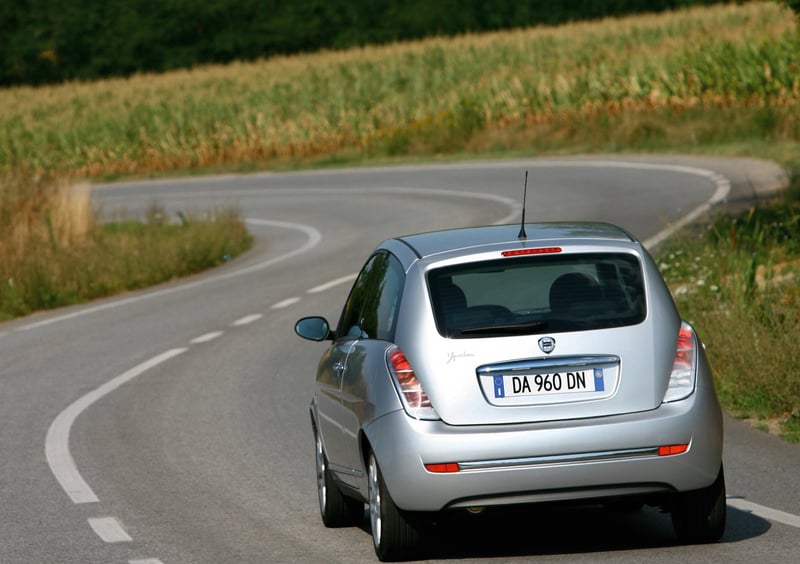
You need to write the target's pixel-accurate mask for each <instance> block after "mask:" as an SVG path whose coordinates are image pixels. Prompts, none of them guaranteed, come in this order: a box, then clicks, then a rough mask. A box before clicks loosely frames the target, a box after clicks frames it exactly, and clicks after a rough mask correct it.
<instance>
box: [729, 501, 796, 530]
mask: <svg viewBox="0 0 800 564" xmlns="http://www.w3.org/2000/svg"><path fill="white" fill-rule="evenodd" d="M728 505H730V506H731V507H735V508H736V509H739V510H741V511H747V512H748V513H752V514H753V515H757V516H759V517H761V518H762V519H767V520H769V521H777V522H778V523H783V524H784V525H791V526H792V527H797V528H798V529H800V516H797V515H792V514H791V513H786V512H785V511H780V510H778V509H772V508H771V507H765V506H763V505H759V504H757V503H753V502H752V501H747V500H746V499H742V498H740V497H728Z"/></svg>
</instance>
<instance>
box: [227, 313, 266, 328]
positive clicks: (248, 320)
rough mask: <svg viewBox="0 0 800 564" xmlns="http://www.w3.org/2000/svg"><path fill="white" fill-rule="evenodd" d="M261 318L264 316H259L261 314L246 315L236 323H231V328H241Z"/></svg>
mask: <svg viewBox="0 0 800 564" xmlns="http://www.w3.org/2000/svg"><path fill="white" fill-rule="evenodd" d="M262 317H264V315H263V314H261V313H254V314H252V315H246V316H244V317H242V318H241V319H237V320H236V321H234V322H233V323H231V326H233V327H241V326H242V325H250V324H251V323H253V322H255V321H258V320H259V319H261V318H262Z"/></svg>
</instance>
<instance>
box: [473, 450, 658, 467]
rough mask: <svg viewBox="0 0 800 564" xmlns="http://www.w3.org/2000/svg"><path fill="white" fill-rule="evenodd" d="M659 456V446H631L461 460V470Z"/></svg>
mask: <svg viewBox="0 0 800 564" xmlns="http://www.w3.org/2000/svg"><path fill="white" fill-rule="evenodd" d="M648 456H658V447H645V448H631V449H625V450H609V451H603V452H581V453H576V454H551V455H546V456H530V457H526V458H509V459H505V460H502V459H501V460H477V461H473V462H459V463H458V466H459V468H460V469H461V470H463V471H465V472H468V471H470V470H497V469H505V468H516V467H520V466H539V465H545V464H578V463H586V462H603V461H607V460H620V459H624V458H640V457H648Z"/></svg>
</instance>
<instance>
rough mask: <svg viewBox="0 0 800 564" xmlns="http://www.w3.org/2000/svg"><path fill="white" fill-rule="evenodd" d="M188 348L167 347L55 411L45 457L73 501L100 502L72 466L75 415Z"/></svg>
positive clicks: (46, 442) (76, 416) (46, 443)
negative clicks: (71, 435)
mask: <svg viewBox="0 0 800 564" xmlns="http://www.w3.org/2000/svg"><path fill="white" fill-rule="evenodd" d="M187 350H188V349H185V348H183V349H170V350H168V351H166V352H164V353H161V354H160V355H158V356H155V357H153V358H151V359H150V360H148V361H146V362H143V363H141V364H139V365H138V366H134V367H133V368H131V369H130V370H128V371H127V372H125V373H124V374H121V375H119V376H117V377H116V378H114V379H112V380H109V381H108V382H106V383H105V384H103V385H102V386H100V387H99V388H96V389H95V390H93V391H91V392H89V393H88V394H86V395H84V396H82V397H81V398H79V399H78V400H77V401H75V402H74V403H72V404H71V405H70V406H69V407H67V408H66V409H65V410H64V411H62V412H61V413H59V414H58V417H56V418H55V420H53V423H52V424H51V425H50V429H48V431H47V438H46V439H45V443H44V452H45V457H46V458H47V463H48V464H49V465H50V470H51V471H52V472H53V475H54V476H55V478H56V480H58V483H59V484H61V487H62V488H64V491H65V492H66V493H67V495H68V496H69V497H70V499H72V501H73V502H74V503H96V502H98V501H100V500H99V499H98V498H97V496H96V495H95V493H94V492H93V491H92V488H90V487H89V484H87V483H86V481H85V480H84V479H83V477H82V476H81V474H80V472H78V468H77V466H75V460H74V459H73V458H72V454H71V453H70V451H69V433H70V429H71V428H72V424H73V423H74V422H75V419H77V418H78V415H80V414H81V413H83V412H84V410H86V408H88V407H89V406H90V405H92V404H93V403H94V402H96V401H97V400H99V399H100V398H102V397H103V396H105V395H107V394H110V393H111V392H113V391H114V390H116V389H117V388H119V387H120V386H122V385H123V384H125V383H127V382H129V381H131V380H133V379H134V378H136V377H137V376H139V375H140V374H142V373H143V372H146V371H147V370H150V369H151V368H153V367H155V366H157V365H159V364H161V363H162V362H165V361H167V360H169V359H171V358H172V357H175V356H178V355H179V354H182V353H184V352H186V351H187Z"/></svg>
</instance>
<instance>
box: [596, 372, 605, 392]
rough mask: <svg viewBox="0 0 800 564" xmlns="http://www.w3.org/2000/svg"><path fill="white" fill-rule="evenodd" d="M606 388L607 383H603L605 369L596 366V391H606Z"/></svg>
mask: <svg viewBox="0 0 800 564" xmlns="http://www.w3.org/2000/svg"><path fill="white" fill-rule="evenodd" d="M605 389H606V387H605V384H604V383H603V369H602V368H595V369H594V391H595V392H604V391H605Z"/></svg>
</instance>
